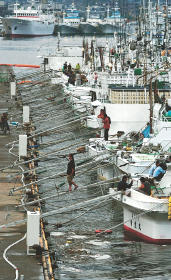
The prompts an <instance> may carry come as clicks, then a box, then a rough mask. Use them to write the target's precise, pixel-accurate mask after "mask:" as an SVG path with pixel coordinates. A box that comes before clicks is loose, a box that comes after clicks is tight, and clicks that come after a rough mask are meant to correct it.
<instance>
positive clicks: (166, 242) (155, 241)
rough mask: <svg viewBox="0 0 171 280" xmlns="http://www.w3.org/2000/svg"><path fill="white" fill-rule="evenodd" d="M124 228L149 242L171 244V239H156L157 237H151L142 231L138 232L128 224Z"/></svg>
mask: <svg viewBox="0 0 171 280" xmlns="http://www.w3.org/2000/svg"><path fill="white" fill-rule="evenodd" d="M124 230H125V231H127V232H129V233H130V234H132V235H134V236H137V237H139V238H140V239H142V240H144V241H146V242H148V243H155V244H170V243H171V239H155V238H152V237H149V236H147V235H145V234H143V233H141V232H138V231H136V230H134V229H132V228H130V227H128V226H126V225H124Z"/></svg>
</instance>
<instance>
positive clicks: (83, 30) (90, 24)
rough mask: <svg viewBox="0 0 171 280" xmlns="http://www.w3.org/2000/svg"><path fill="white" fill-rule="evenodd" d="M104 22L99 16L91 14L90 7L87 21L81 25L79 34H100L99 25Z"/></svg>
mask: <svg viewBox="0 0 171 280" xmlns="http://www.w3.org/2000/svg"><path fill="white" fill-rule="evenodd" d="M101 22H102V20H101V19H100V16H99V14H97V13H96V14H95V13H90V6H88V7H87V18H86V21H83V22H81V23H80V25H79V33H80V34H86V35H90V34H93V35H94V34H98V33H99V32H100V31H99V24H100V23H101Z"/></svg>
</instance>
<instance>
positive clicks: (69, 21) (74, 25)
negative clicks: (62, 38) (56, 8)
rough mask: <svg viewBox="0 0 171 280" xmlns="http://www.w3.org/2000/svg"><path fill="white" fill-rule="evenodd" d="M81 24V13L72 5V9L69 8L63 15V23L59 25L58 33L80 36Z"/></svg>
mask: <svg viewBox="0 0 171 280" xmlns="http://www.w3.org/2000/svg"><path fill="white" fill-rule="evenodd" d="M80 22H81V18H80V16H79V11H78V10H77V9H76V8H75V6H74V4H72V6H71V8H68V9H67V10H66V11H65V12H64V13H63V20H62V23H59V25H58V31H59V32H60V34H61V35H72V34H73V35H74V34H78V27H79V24H80Z"/></svg>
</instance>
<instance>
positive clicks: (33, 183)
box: [11, 163, 98, 193]
mask: <svg viewBox="0 0 171 280" xmlns="http://www.w3.org/2000/svg"><path fill="white" fill-rule="evenodd" d="M91 164H92V163H91ZM89 165H90V164H89V163H88V164H87V163H86V164H84V165H83V166H80V167H78V171H79V170H80V169H82V168H85V167H87V166H89ZM97 168H98V167H96V169H97ZM90 170H91V171H92V170H94V169H93V168H92V167H91V168H90ZM78 171H77V174H78V175H79V172H78ZM80 173H81V174H82V171H81V172H80ZM66 175H67V174H66V172H65V173H64V172H61V173H55V174H53V175H51V176H48V177H44V178H41V179H39V180H35V181H32V182H30V183H28V184H26V185H24V186H21V187H18V188H13V189H12V190H11V193H13V192H15V191H18V190H22V189H25V188H26V187H29V186H32V185H35V184H38V183H40V182H43V181H46V180H49V179H53V178H57V177H64V176H66Z"/></svg>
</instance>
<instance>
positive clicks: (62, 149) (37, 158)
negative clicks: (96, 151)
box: [0, 141, 86, 171]
mask: <svg viewBox="0 0 171 280" xmlns="http://www.w3.org/2000/svg"><path fill="white" fill-rule="evenodd" d="M78 144H80V141H79V142H78V143H74V144H71V145H69V146H67V147H65V148H61V149H60V150H57V151H56V152H54V151H52V152H50V153H47V154H45V155H43V156H39V157H35V158H32V159H30V160H27V161H23V162H20V163H18V164H13V165H9V166H7V167H4V168H1V169H0V171H3V170H5V169H8V168H13V167H16V166H19V165H23V164H27V163H30V162H34V161H36V160H39V159H41V158H44V157H46V156H49V155H51V154H54V155H56V153H57V154H58V153H59V152H61V151H64V150H67V149H70V148H71V147H73V146H75V145H78ZM82 144H83V145H85V144H86V143H82Z"/></svg>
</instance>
